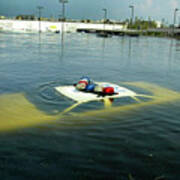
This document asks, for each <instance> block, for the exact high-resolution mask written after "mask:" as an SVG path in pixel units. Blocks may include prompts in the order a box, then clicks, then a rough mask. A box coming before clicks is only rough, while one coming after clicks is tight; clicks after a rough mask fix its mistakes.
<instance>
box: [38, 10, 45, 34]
mask: <svg viewBox="0 0 180 180" xmlns="http://www.w3.org/2000/svg"><path fill="white" fill-rule="evenodd" d="M37 8H38V10H39V33H41V10H42V9H43V8H44V7H42V6H38V7H37Z"/></svg>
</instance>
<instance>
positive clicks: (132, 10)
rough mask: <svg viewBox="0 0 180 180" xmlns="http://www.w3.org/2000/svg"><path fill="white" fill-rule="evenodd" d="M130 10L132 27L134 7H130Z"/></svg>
mask: <svg viewBox="0 0 180 180" xmlns="http://www.w3.org/2000/svg"><path fill="white" fill-rule="evenodd" d="M129 8H130V9H131V25H132V24H133V21H134V6H133V5H130V6H129Z"/></svg>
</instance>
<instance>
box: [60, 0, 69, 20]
mask: <svg viewBox="0 0 180 180" xmlns="http://www.w3.org/2000/svg"><path fill="white" fill-rule="evenodd" d="M59 2H60V3H62V18H63V21H64V20H65V3H68V0H59Z"/></svg>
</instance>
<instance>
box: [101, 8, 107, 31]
mask: <svg viewBox="0 0 180 180" xmlns="http://www.w3.org/2000/svg"><path fill="white" fill-rule="evenodd" d="M102 10H103V11H104V30H105V23H106V21H107V9H106V8H104V9H102Z"/></svg>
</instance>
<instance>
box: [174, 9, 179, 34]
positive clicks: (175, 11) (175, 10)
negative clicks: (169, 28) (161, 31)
mask: <svg viewBox="0 0 180 180" xmlns="http://www.w3.org/2000/svg"><path fill="white" fill-rule="evenodd" d="M178 10H179V9H178V8H175V9H174V22H173V35H174V28H175V24H176V13H177V11H178Z"/></svg>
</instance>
